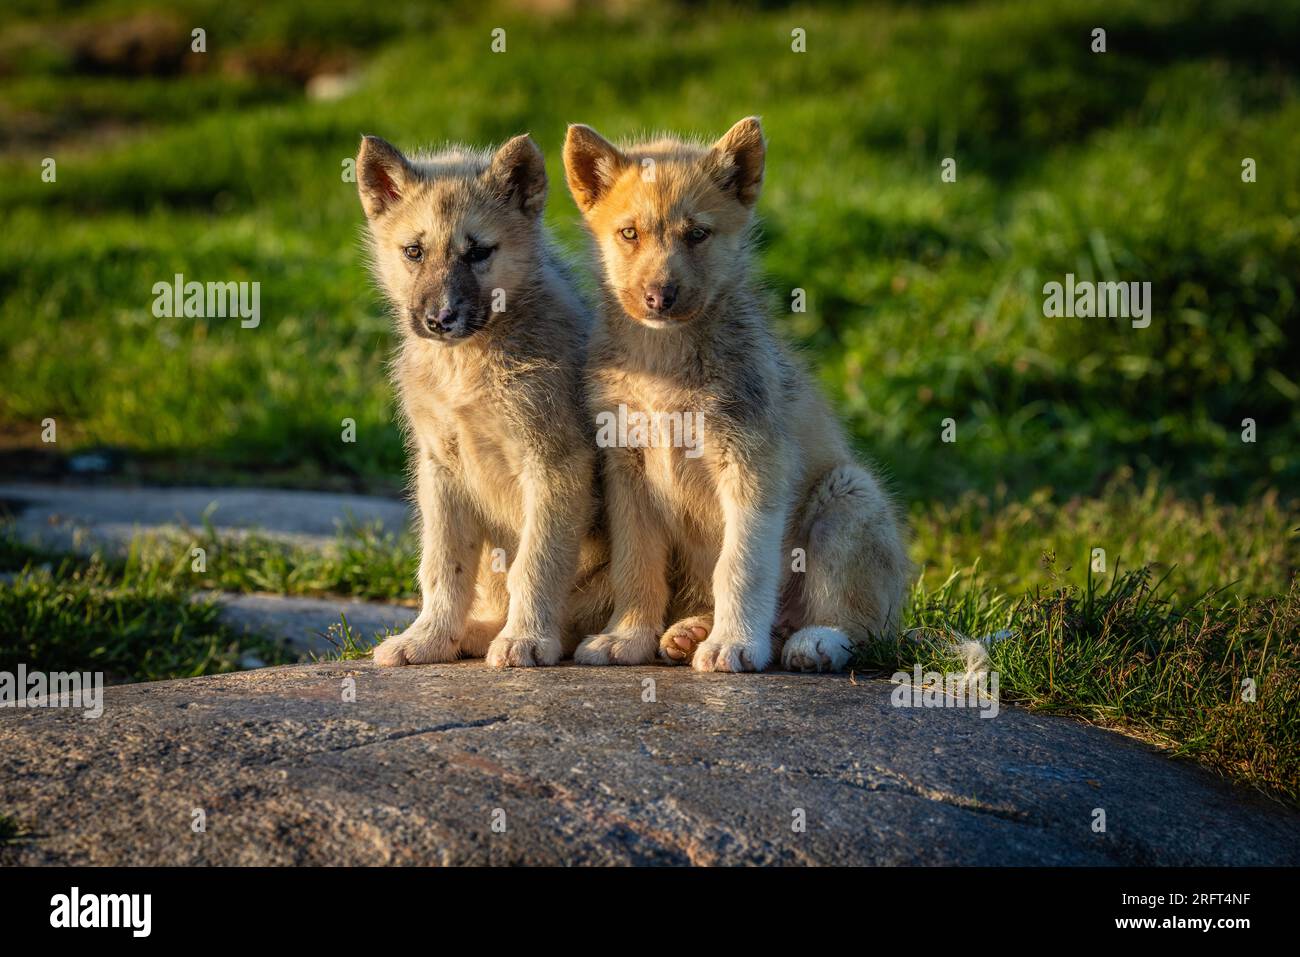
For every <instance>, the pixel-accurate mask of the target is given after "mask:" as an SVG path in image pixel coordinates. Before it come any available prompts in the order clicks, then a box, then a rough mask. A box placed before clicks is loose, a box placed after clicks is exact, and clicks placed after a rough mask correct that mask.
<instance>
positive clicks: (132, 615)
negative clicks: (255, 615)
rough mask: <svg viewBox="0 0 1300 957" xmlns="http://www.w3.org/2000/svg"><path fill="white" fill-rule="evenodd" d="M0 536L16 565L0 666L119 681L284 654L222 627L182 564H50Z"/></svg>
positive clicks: (6, 587) (2, 627) (2, 603)
mask: <svg viewBox="0 0 1300 957" xmlns="http://www.w3.org/2000/svg"><path fill="white" fill-rule="evenodd" d="M0 541H3V542H4V544H3V546H0V558H3V560H4V561H3V563H2V564H3V565H4V566H5V568H6V569H12V568H13V567H14V566H18V571H17V574H16V575H15V576H14V577H13V579H12V580H11V581H7V582H5V583H4V584H0V634H2V635H4V636H5V640H4V641H3V642H2V643H0V670H4V671H11V672H12V671H14V670H15V669H16V667H17V666H18V665H19V664H26V665H27V667H28V668H33V669H40V670H42V671H101V672H103V673H104V679H105V681H106V682H109V683H118V682H124V681H156V680H160V679H164V678H190V677H195V676H197V675H206V674H219V673H221V672H226V671H235V670H238V669H239V668H240V667H241V665H240V659H241V658H242V657H243V656H244V655H246V654H252V655H255V656H256V657H257V658H260V659H261V660H262V661H264V662H266V663H268V664H276V663H282V662H285V661H287V660H289V659H288V658H287V657H286V655H285V652H284V651H283V650H282V649H281V648H280V647H279V646H278V645H276V644H275V643H273V642H271V641H268V640H266V639H263V638H260V637H258V636H256V635H245V634H242V633H239V632H235V631H233V630H232V629H231V628H229V627H228V626H226V625H224V624H222V623H221V622H220V621H219V619H218V616H217V607H216V605H215V604H214V603H213V602H212V601H210V600H205V599H202V598H200V597H198V596H196V595H195V587H194V585H193V583H192V582H191V581H189V580H188V579H187V577H186V575H185V574H184V572H183V570H182V568H183V566H182V564H181V561H180V560H178V561H175V562H171V563H166V564H164V563H160V562H142V561H141V560H140V558H139V555H138V554H137V553H133V554H132V555H130V556H128V557H127V558H126V559H125V560H124V561H107V560H105V559H104V558H102V557H100V556H92V557H91V558H89V559H76V558H64V559H60V560H59V561H58V563H57V564H56V565H53V566H50V565H48V564H42V563H41V561H40V559H42V558H43V557H44V556H35V560H33V556H31V555H25V554H24V552H25V549H23V548H22V546H20V545H17V544H15V543H14V542H13V541H12V539H10V538H8V536H4V537H0ZM183 561H184V563H185V565H188V561H189V559H188V555H186V556H184V558H183Z"/></svg>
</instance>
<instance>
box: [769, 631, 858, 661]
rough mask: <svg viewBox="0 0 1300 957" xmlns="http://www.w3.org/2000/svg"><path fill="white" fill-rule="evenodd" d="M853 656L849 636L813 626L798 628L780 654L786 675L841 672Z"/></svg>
mask: <svg viewBox="0 0 1300 957" xmlns="http://www.w3.org/2000/svg"><path fill="white" fill-rule="evenodd" d="M852 654H853V643H852V642H851V641H850V640H849V636H848V635H846V634H845V633H844V632H842V631H840V630H839V629H838V628H829V627H826V626H824V625H813V626H811V627H808V628H800V629H799V630H798V631H796V632H795V633H794V634H793V635H791V636H790V638H789V640H788V641H787V642H786V643H785V648H783V649H782V651H781V667H783V668H784V669H785V670H786V671H843V670H844V666H845V665H846V664H848V663H849V658H850V657H851V656H852Z"/></svg>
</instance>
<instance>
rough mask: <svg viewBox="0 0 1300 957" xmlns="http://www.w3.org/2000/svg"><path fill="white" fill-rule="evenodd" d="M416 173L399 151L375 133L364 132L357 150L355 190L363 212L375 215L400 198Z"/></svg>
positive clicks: (415, 177) (388, 207) (413, 180)
mask: <svg viewBox="0 0 1300 957" xmlns="http://www.w3.org/2000/svg"><path fill="white" fill-rule="evenodd" d="M417 176H418V174H417V173H416V172H415V169H414V168H413V167H412V166H411V164H410V163H409V162H407V159H406V157H405V156H403V155H402V153H401V151H400V150H399V149H398V148H397V147H396V146H394V145H393V144H392V143H390V142H388V141H387V140H385V139H380V138H379V137H378V136H363V137H362V138H361V150H360V152H358V153H357V192H358V193H359V194H360V196H361V207H362V209H364V210H365V211H366V215H367V216H369V217H370V218H371V219H374V218H375V217H376V216H378V215H379V214H380V213H382V212H384V211H385V210H387V209H390V208H391V207H392V206H393V205H394V204H395V203H397V202H399V201H400V200H401V198H402V196H403V194H404V193H405V192H406V191H407V190H408V189H410V187H411V186H412V184H414V183H415V181H416V179H417Z"/></svg>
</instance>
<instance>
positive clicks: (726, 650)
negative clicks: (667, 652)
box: [691, 631, 772, 672]
mask: <svg viewBox="0 0 1300 957" xmlns="http://www.w3.org/2000/svg"><path fill="white" fill-rule="evenodd" d="M771 663H772V639H771V638H770V637H768V636H767V635H764V636H763V637H762V638H742V637H740V636H739V635H734V634H727V633H725V632H723V633H719V632H716V631H715V632H714V633H713V634H711V635H709V637H708V638H706V639H705V640H704V641H702V642H701V643H700V644H699V645H698V646H697V647H696V649H695V657H694V658H692V659H691V667H692V668H694V669H695V670H696V671H730V672H739V671H762V670H763V669H764V668H766V667H767V666H768V665H769V664H771Z"/></svg>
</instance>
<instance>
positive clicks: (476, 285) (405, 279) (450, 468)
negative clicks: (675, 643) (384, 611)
mask: <svg viewBox="0 0 1300 957" xmlns="http://www.w3.org/2000/svg"><path fill="white" fill-rule="evenodd" d="M357 186H358V192H359V193H360V197H361V203H362V207H363V208H364V210H365V212H366V218H367V227H368V228H367V233H366V235H367V240H368V246H369V258H370V264H371V268H372V271H373V273H374V275H375V278H376V281H377V282H378V284H379V286H380V288H381V289H382V290H383V292H384V294H385V296H386V297H387V299H388V301H389V303H390V305H391V307H392V311H393V316H394V321H395V324H396V327H397V330H398V333H399V338H400V347H399V350H398V353H397V355H396V358H395V360H394V363H393V369H392V371H393V379H394V382H395V384H396V387H397V392H398V395H399V399H400V408H401V416H402V420H403V423H404V426H405V431H406V434H407V439H408V445H409V448H410V453H411V457H412V473H413V479H414V486H415V499H416V504H417V506H418V509H419V513H420V526H421V551H420V570H419V583H420V595H421V609H420V614H419V617H417V618H416V620H415V621H414V622H413V623H412V624H411V626H410V627H409V628H408V629H407V630H406V631H404V632H402V633H401V634H399V635H395V636H393V637H391V638H388V639H387V640H385V641H384V642H383V643H382V644H380V645H379V646H378V648H376V650H375V655H374V657H375V661H376V663H377V664H379V665H401V664H422V663H426V662H440V661H451V660H453V659H455V658H458V657H466V656H472V657H483V656H486V658H487V660H488V663H489V664H492V665H495V666H502V667H503V666H510V665H519V666H528V665H549V664H554V663H555V662H556V661H558V660H559V659H560V658H561V657H562V656H563V655H564V654H566V653H571V652H572V650H573V647H574V645H576V644H577V641H578V638H579V637H580V636H581V635H582V634H584V633H586V632H587V631H590V630H591V629H592V627H593V625H592V622H598V621H600V620H602V619H603V617H604V616H605V615H606V614H607V613H608V605H609V599H608V596H607V595H606V594H604V592H603V589H604V587H605V586H604V577H603V574H602V569H603V566H604V564H605V562H606V546H605V544H604V540H603V537H602V535H601V534H600V531H599V527H598V524H597V523H598V517H599V506H598V501H597V496H596V494H595V474H594V468H595V455H594V451H593V442H592V438H591V434H590V427H589V423H590V421H591V419H590V416H589V415H588V414H587V412H586V411H585V408H584V402H583V389H582V383H581V369H582V363H583V357H584V356H585V353H586V348H587V341H588V337H589V335H590V331H591V316H590V312H589V310H588V309H587V308H586V307H585V306H584V305H583V303H582V301H581V299H580V297H579V296H578V293H577V291H576V290H575V288H574V285H573V283H572V281H571V279H570V278H569V276H568V275H567V274H566V272H565V270H564V268H563V267H562V265H561V263H560V260H559V259H558V257H557V256H556V254H555V252H554V250H553V247H552V244H551V242H550V239H549V237H548V236H547V234H546V232H545V230H544V227H543V226H542V222H541V214H542V208H543V206H544V205H545V199H546V187H547V183H546V170H545V166H544V163H543V160H542V155H541V152H540V151H539V150H538V148H537V146H536V145H535V144H534V143H533V142H532V140H531V139H529V138H528V137H527V136H518V137H515V138H514V139H512V140H510V141H509V142H507V143H506V144H504V145H503V146H502V147H501V148H500V149H498V150H496V151H495V152H494V151H490V150H489V151H476V150H469V149H465V148H462V147H452V148H449V149H447V150H444V151H441V152H438V153H435V154H426V155H418V156H415V157H412V158H410V159H408V158H407V157H405V156H403V155H402V154H401V153H400V152H399V151H398V150H397V149H396V148H395V147H393V146H392V145H391V144H389V143H387V142H385V141H383V140H381V139H379V138H377V137H366V138H365V139H364V140H363V141H362V144H361V150H360V153H359V155H358V157H357ZM502 559H504V561H502ZM503 565H504V568H507V569H508V573H503Z"/></svg>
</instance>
